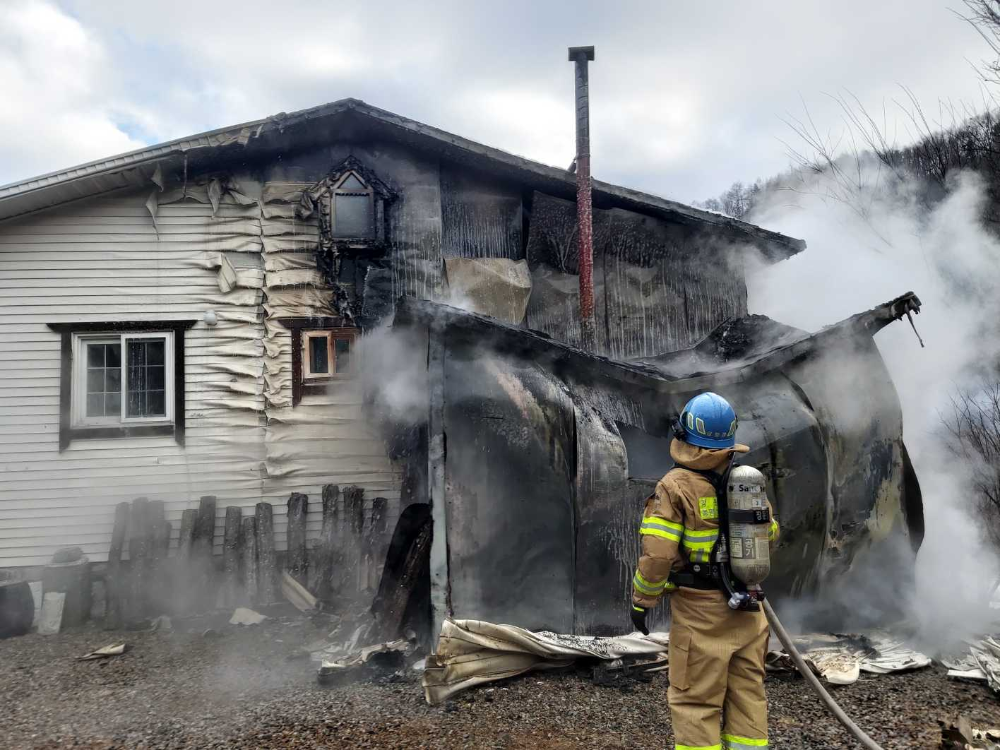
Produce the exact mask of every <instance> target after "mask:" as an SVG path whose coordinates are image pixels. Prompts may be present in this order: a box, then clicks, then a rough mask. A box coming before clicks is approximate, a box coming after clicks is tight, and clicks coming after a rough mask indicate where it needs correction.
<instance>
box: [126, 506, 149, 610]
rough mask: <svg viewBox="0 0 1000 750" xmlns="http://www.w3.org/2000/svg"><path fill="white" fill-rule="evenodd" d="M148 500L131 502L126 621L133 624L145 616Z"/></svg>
mask: <svg viewBox="0 0 1000 750" xmlns="http://www.w3.org/2000/svg"><path fill="white" fill-rule="evenodd" d="M149 532H150V523H149V500H147V499H146V498H144V497H137V498H136V499H135V500H133V501H132V514H131V524H130V528H129V540H128V556H129V587H128V588H129V594H128V605H127V607H126V611H127V616H126V619H127V620H128V621H129V622H135V621H138V620H141V619H143V618H144V617H145V616H146V587H147V586H148V584H149V582H148V581H147V571H148V567H147V557H148V556H149V547H150V536H151V535H150V533H149Z"/></svg>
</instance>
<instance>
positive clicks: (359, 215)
mask: <svg viewBox="0 0 1000 750" xmlns="http://www.w3.org/2000/svg"><path fill="white" fill-rule="evenodd" d="M332 193H333V195H332V204H333V205H332V209H333V210H332V211H331V213H332V216H331V219H332V222H331V223H332V224H333V236H334V237H340V238H365V239H368V238H372V237H374V236H375V191H374V190H372V189H371V187H369V186H368V185H366V184H365V183H364V181H363V180H362V179H361V177H360V176H359V175H358V174H357V173H356V172H353V171H352V172H347V173H345V174H344V175H343V176H341V178H340V179H339V180H338V181H337V182H336V184H335V185H334V186H333V190H332Z"/></svg>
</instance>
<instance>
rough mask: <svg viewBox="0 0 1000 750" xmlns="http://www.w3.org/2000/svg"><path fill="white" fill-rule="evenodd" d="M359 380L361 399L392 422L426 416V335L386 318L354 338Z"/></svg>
mask: <svg viewBox="0 0 1000 750" xmlns="http://www.w3.org/2000/svg"><path fill="white" fill-rule="evenodd" d="M357 355H358V360H359V362H360V371H361V377H360V380H361V381H362V382H363V383H364V384H365V387H366V388H367V389H368V392H367V393H366V394H365V402H366V403H368V404H372V405H374V406H375V407H376V408H377V409H378V410H379V411H380V412H381V413H380V415H379V416H381V417H382V418H384V419H386V420H387V421H388V422H390V423H393V424H396V425H406V426H412V425H418V424H421V423H422V422H424V421H425V420H426V419H427V339H426V334H424V335H421V334H420V333H418V332H417V331H415V330H413V329H398V328H393V327H392V323H391V321H390V322H387V323H384V324H383V325H381V326H379V327H378V328H376V329H375V330H374V331H371V332H370V333H368V334H366V335H365V336H362V337H361V338H360V339H359V340H358V347H357Z"/></svg>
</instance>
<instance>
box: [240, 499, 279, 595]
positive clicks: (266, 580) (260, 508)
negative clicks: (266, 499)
mask: <svg viewBox="0 0 1000 750" xmlns="http://www.w3.org/2000/svg"><path fill="white" fill-rule="evenodd" d="M254 519H255V529H256V540H255V545H254V546H255V548H256V549H255V555H254V557H255V558H256V561H257V562H256V568H255V569H254V571H253V572H252V575H253V578H254V580H255V582H256V587H257V593H256V601H257V604H272V603H273V602H274V601H275V598H276V596H277V592H276V587H277V585H278V569H277V567H278V566H277V556H276V555H275V553H274V513H273V510H272V508H271V504H270V503H257V507H256V508H255V509H254ZM246 521H247V519H244V520H243V528H244V531H245V530H246ZM245 545H246V535H245V534H244V550H243V552H244V555H243V559H244V562H245V561H246V560H247V557H248V556H247V553H246V546H245ZM250 576H251V572H250V571H246V577H247V581H248V583H247V590H248V591H249V590H250V585H249V580H250Z"/></svg>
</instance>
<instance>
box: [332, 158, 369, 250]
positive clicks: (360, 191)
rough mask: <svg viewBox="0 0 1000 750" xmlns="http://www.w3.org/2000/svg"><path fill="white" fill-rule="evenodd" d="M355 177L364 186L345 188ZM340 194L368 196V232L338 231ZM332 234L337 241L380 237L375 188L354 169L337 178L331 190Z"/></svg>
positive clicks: (366, 239) (367, 239)
mask: <svg viewBox="0 0 1000 750" xmlns="http://www.w3.org/2000/svg"><path fill="white" fill-rule="evenodd" d="M351 177H354V179H356V180H357V181H358V182H360V183H361V184H362V185H364V187H363V188H343V187H341V185H343V184H344V183H345V182H347V180H348V179H350V178H351ZM338 195H355V196H362V195H364V196H367V197H368V233H367V234H362V235H354V234H340V233H339V232H338V231H337V196H338ZM330 234H331V235H332V237H333V239H334V240H337V241H350V240H365V241H368V242H371V241H374V240H376V239H378V237H377V235H378V229H377V227H376V217H375V190H374V189H373V188H372V186H371V185H370V184H369V183H368V181H367V180H366V179H365V178H364V177H363V176H362V175H360V174H358V173H357V172H356V171H354V170H353V169H349V170H347V171H346V172H344V173H343V174H342V175H341V176H340V177H339V178H337V182H336V184H334V186H333V187H332V188H331V190H330Z"/></svg>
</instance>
